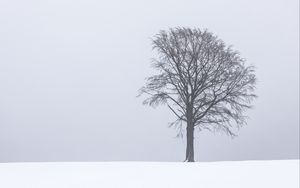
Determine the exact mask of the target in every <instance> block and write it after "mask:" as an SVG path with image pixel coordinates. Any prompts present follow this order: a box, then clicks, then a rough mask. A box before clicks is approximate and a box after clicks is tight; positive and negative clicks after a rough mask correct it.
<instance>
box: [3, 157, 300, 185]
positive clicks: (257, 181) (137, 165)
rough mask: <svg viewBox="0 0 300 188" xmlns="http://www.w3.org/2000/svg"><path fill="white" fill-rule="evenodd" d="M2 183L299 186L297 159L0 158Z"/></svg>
mask: <svg viewBox="0 0 300 188" xmlns="http://www.w3.org/2000/svg"><path fill="white" fill-rule="evenodd" d="M0 187H3V188H196V187H197V188H200V187H203V188H216V187H230V188H254V187H255V188H259V187H262V188H268V187H270V188H277V187H278V188H279V187H280V188H281V187H288V188H298V187H299V160H282V161H237V162H198V163H173V162H53V163H52V162H50V163H0Z"/></svg>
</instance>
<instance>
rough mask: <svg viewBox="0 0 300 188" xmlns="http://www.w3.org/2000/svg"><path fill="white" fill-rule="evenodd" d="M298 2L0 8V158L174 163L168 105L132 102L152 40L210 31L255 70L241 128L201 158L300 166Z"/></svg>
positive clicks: (207, 139) (201, 139)
mask: <svg viewBox="0 0 300 188" xmlns="http://www.w3.org/2000/svg"><path fill="white" fill-rule="evenodd" d="M298 16H299V2H298V0H248V1H243V0H227V1H223V0H203V1H199V0H195V1H192V0H165V1H162V0H151V1H139V0H127V1H124V0H123V1H122V0H119V1H117V0H110V1H99V0H98V1H97V0H48V1H46V0H43V1H41V0H27V1H22V0H9V1H7V0H0V88H1V90H0V162H9V161H108V160H142V161H144V160H146V161H183V160H184V156H185V140H184V139H180V138H175V136H176V134H177V131H176V130H175V129H172V128H168V123H169V122H172V121H173V120H174V119H175V117H174V116H173V115H172V113H171V112H170V111H169V110H168V108H167V107H165V106H162V107H158V108H156V109H153V108H151V107H147V106H143V105H142V98H136V95H137V94H138V89H139V88H140V87H141V86H142V85H143V84H144V83H145V80H144V78H145V77H147V76H151V75H152V74H154V73H155V72H154V71H153V70H152V69H151V67H150V59H151V58H152V57H155V53H154V52H153V51H152V50H151V41H150V38H151V37H152V36H153V35H155V34H156V33H157V32H159V30H161V29H168V28H170V27H177V26H186V27H196V28H207V29H208V30H209V31H211V32H213V33H215V34H216V35H218V36H219V37H220V38H221V39H223V40H224V41H225V42H226V44H228V45H229V44H230V45H233V46H234V49H237V50H239V51H240V52H241V55H242V56H243V57H244V58H246V59H247V61H248V64H252V65H255V66H256V67H257V69H256V71H257V72H256V73H257V78H258V85H257V90H256V91H257V92H256V93H257V95H258V96H259V98H258V99H257V100H256V101H255V103H254V109H252V110H250V111H248V113H247V114H248V115H249V117H250V119H249V121H248V125H247V126H245V127H243V128H242V129H240V131H239V132H238V134H239V136H238V137H236V138H234V139H231V138H229V137H227V136H226V135H224V134H219V133H217V134H212V133H210V132H207V131H203V132H197V133H196V140H195V142H196V146H195V147H196V148H195V155H196V156H195V159H196V160H198V161H216V160H249V159H291V158H299V17H298Z"/></svg>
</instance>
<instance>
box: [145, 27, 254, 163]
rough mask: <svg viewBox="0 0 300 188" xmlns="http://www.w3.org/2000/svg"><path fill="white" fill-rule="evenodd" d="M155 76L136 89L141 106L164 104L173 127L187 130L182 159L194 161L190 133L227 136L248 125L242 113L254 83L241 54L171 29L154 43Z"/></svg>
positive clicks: (196, 32)
mask: <svg viewBox="0 0 300 188" xmlns="http://www.w3.org/2000/svg"><path fill="white" fill-rule="evenodd" d="M152 42H153V49H155V50H157V52H158V58H157V59H154V60H153V67H154V68H155V69H157V70H158V74H157V75H154V76H151V77H148V78H147V83H146V85H145V86H144V87H142V88H141V89H140V95H142V94H147V96H148V98H147V99H145V100H144V104H148V105H150V106H156V105H158V104H166V105H167V106H168V107H169V109H170V110H171V111H172V112H173V113H174V115H175V116H176V118H177V119H176V121H175V122H173V123H172V125H180V126H181V125H182V123H183V122H184V124H186V139H187V146H186V158H185V161H188V162H193V161H194V129H195V127H198V128H199V130H202V129H208V130H210V131H225V132H226V133H227V134H228V135H230V136H234V135H235V134H234V132H233V125H235V127H240V126H242V125H244V124H245V123H246V116H244V115H243V112H244V111H245V110H246V109H248V108H251V101H252V100H253V99H254V98H255V97H256V95H255V94H254V89H255V83H256V77H255V74H254V67H252V66H246V65H245V60H244V59H242V58H241V57H240V54H239V52H237V51H235V50H233V49H232V48H231V47H226V46H225V44H224V42H223V41H222V40H220V39H219V38H218V37H217V36H215V35H213V34H212V33H210V32H208V31H207V30H204V31H202V30H200V29H190V28H175V29H170V30H168V31H161V32H160V33H159V34H157V35H155V37H154V38H153V40H152Z"/></svg>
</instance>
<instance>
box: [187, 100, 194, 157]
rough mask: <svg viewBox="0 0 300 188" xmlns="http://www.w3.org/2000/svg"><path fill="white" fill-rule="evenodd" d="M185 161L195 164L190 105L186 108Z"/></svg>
mask: <svg viewBox="0 0 300 188" xmlns="http://www.w3.org/2000/svg"><path fill="white" fill-rule="evenodd" d="M185 161H187V162H195V160H194V124H193V108H192V105H190V106H188V108H187V126H186V155H185Z"/></svg>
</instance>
